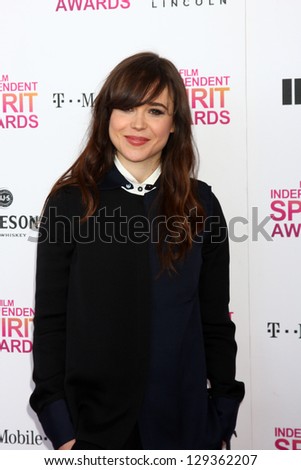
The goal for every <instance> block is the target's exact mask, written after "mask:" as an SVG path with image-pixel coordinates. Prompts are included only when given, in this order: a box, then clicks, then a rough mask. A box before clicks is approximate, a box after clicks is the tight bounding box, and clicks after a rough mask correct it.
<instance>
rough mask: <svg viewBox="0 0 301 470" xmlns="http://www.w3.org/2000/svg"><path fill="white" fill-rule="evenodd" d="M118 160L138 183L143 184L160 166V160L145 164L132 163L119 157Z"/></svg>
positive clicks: (145, 162)
mask: <svg viewBox="0 0 301 470" xmlns="http://www.w3.org/2000/svg"><path fill="white" fill-rule="evenodd" d="M117 158H118V160H119V161H120V163H121V164H122V165H123V166H124V168H126V169H127V171H128V172H129V173H131V175H132V176H133V177H134V178H135V179H136V180H137V181H138V183H143V182H144V181H145V180H146V179H147V178H148V177H149V176H150V175H151V174H152V173H153V172H154V171H155V170H156V169H157V168H158V166H159V165H160V159H159V158H157V159H156V160H147V161H144V162H130V161H128V160H126V159H124V158H122V157H120V156H119V155H118V156H117Z"/></svg>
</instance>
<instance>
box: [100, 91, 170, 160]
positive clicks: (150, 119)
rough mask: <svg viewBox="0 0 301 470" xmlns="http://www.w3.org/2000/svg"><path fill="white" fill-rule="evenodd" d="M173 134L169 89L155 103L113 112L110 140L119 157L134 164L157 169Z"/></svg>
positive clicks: (110, 124)
mask: <svg viewBox="0 0 301 470" xmlns="http://www.w3.org/2000/svg"><path fill="white" fill-rule="evenodd" d="M173 131H174V123H173V102H172V100H171V98H170V96H169V93H168V90H167V88H166V89H165V90H164V91H163V92H162V93H161V94H160V95H159V96H157V97H156V98H155V99H154V101H153V102H151V103H147V104H143V105H142V106H138V107H136V108H131V109H127V110H121V109H113V111H112V114H111V118H110V123H109V136H110V139H111V142H112V144H113V145H114V147H115V148H116V152H117V157H118V158H119V160H120V161H121V163H122V164H124V165H125V166H127V165H126V163H129V162H131V163H130V164H132V163H135V162H137V163H138V162H140V163H142V162H145V163H147V165H148V166H149V164H152V163H153V164H154V165H153V166H154V168H155V167H156V166H157V165H158V163H159V161H160V157H161V153H162V150H163V148H164V147H165V145H166V143H167V140H168V138H169V135H170V133H171V132H173Z"/></svg>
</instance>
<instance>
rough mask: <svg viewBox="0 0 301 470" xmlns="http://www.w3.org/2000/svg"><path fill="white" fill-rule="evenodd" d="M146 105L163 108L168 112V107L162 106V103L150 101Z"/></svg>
mask: <svg viewBox="0 0 301 470" xmlns="http://www.w3.org/2000/svg"><path fill="white" fill-rule="evenodd" d="M148 104H149V105H150V106H160V107H161V108H164V109H166V111H168V107H167V106H165V104H163V103H158V102H157V101H150V102H149V103H148Z"/></svg>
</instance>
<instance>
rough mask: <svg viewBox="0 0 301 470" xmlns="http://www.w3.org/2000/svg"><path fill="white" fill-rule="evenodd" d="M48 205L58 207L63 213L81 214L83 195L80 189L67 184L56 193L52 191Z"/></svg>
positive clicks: (48, 198)
mask: <svg viewBox="0 0 301 470" xmlns="http://www.w3.org/2000/svg"><path fill="white" fill-rule="evenodd" d="M46 205H47V206H48V207H56V208H57V210H59V211H60V212H62V213H66V215H67V214H74V213H81V212H82V210H83V205H82V195H81V191H80V188H79V187H78V186H75V185H71V184H66V185H64V186H62V187H60V188H58V189H56V190H55V191H53V190H52V191H51V192H50V194H49V195H48V197H47V200H46Z"/></svg>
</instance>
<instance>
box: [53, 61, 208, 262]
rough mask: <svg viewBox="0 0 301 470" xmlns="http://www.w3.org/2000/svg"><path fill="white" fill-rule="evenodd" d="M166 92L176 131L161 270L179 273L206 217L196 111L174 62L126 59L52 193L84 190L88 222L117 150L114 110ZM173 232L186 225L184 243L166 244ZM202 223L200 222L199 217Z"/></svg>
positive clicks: (166, 184)
mask: <svg viewBox="0 0 301 470" xmlns="http://www.w3.org/2000/svg"><path fill="white" fill-rule="evenodd" d="M166 88H167V90H168V92H169V95H170V97H171V99H172V101H173V106H174V113H173V119H174V132H173V133H171V134H170V136H169V139H168V141H167V143H166V145H165V147H164V149H163V151H162V154H161V178H160V189H159V194H158V208H159V210H160V215H163V216H164V220H165V221H166V222H165V223H163V224H162V223H160V237H159V243H158V250H159V255H160V260H161V266H162V269H165V268H167V269H169V270H171V271H174V270H175V269H174V262H175V261H176V260H177V259H182V258H183V257H184V256H185V254H186V253H187V251H188V250H189V249H190V248H191V246H192V242H193V237H194V236H195V235H196V232H197V231H199V229H200V228H202V225H201V224H198V230H197V228H196V227H197V224H196V216H195V214H197V217H199V216H204V209H203V207H202V205H201V203H200V202H199V200H198V197H197V194H196V187H195V183H196V182H195V179H194V178H193V175H194V172H195V166H196V149H195V146H194V142H193V137H192V130H191V111H190V107H189V103H188V98H187V93H186V89H185V86H184V83H183V80H182V77H181V76H180V74H179V72H178V70H177V69H176V67H175V66H174V64H173V63H172V62H170V61H169V60H167V59H165V58H161V57H159V56H158V55H157V54H155V53H152V52H141V53H138V54H135V55H133V56H130V57H128V58H126V59H124V60H123V61H121V62H120V63H119V64H118V65H117V66H116V67H115V68H114V69H113V70H112V71H111V73H110V74H109V75H108V77H107V79H106V80H105V82H104V84H103V86H102V88H101V90H100V92H99V93H98V95H97V97H96V99H95V101H94V106H93V115H92V120H91V124H90V129H89V133H88V139H87V143H86V146H85V148H84V150H83V151H82V153H81V154H80V156H79V157H78V159H77V160H76V161H75V162H74V164H73V165H72V166H71V167H70V168H69V169H68V170H67V171H66V172H65V173H64V174H63V175H62V176H61V177H60V178H59V179H58V181H57V182H56V183H55V185H54V186H53V188H52V190H51V192H50V195H49V197H50V196H51V195H53V194H54V193H55V192H57V191H58V190H59V189H60V188H62V187H64V186H66V185H76V186H78V187H79V188H80V190H81V194H82V200H83V203H84V207H85V216H84V220H86V219H87V218H88V217H89V216H91V215H92V214H93V213H94V212H95V211H96V209H97V207H98V204H99V191H98V186H97V185H98V183H99V181H100V180H101V179H102V178H103V176H104V175H105V174H106V172H107V171H108V170H109V169H110V168H111V166H112V165H113V161H114V155H115V148H114V146H113V144H112V142H111V140H110V138H109V121H110V117H111V113H112V111H113V109H130V108H134V107H138V106H141V105H143V104H145V103H149V102H152V101H154V99H155V98H156V97H157V96H159V95H160V94H161V93H162V92H163V90H165V89H166ZM171 220H172V225H173V228H174V227H176V226H180V227H181V230H180V232H181V234H182V235H181V236H180V241H179V240H178V239H177V240H178V242H177V243H170V242H167V243H166V237H168V234H170V232H171V230H170V223H169V222H170V221H171ZM198 220H199V219H198Z"/></svg>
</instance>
